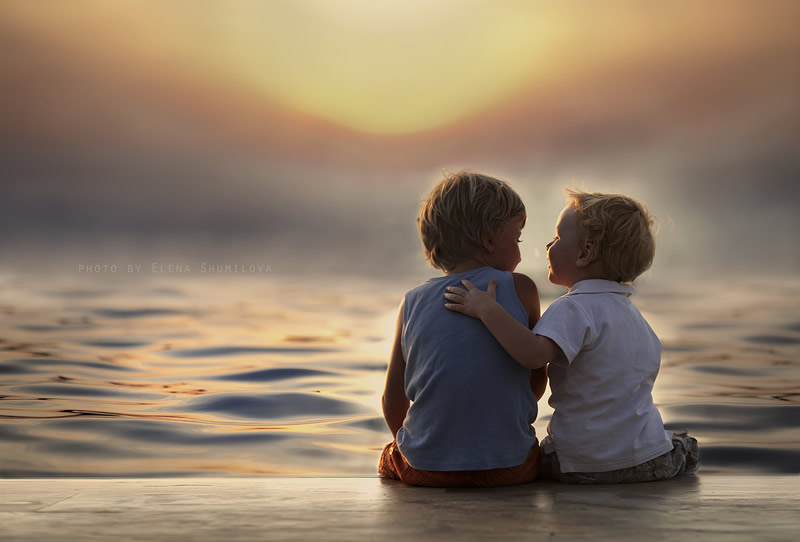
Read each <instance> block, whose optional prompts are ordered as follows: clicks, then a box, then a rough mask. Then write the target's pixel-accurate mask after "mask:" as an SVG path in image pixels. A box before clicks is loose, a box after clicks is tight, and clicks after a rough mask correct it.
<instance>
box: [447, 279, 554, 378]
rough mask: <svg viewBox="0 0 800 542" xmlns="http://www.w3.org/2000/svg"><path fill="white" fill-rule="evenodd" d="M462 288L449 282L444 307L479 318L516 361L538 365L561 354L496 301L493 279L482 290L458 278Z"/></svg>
mask: <svg viewBox="0 0 800 542" xmlns="http://www.w3.org/2000/svg"><path fill="white" fill-rule="evenodd" d="M461 283H462V284H464V286H466V288H467V289H466V290H464V289H462V288H457V287H455V286H449V287H448V288H447V293H446V294H444V295H445V298H446V299H447V300H449V301H451V303H446V304H445V307H447V308H448V309H450V310H452V311H456V312H460V313H463V314H466V315H467V316H472V317H473V318H479V319H480V320H481V322H483V325H485V326H486V328H487V329H488V330H489V332H490V333H491V334H492V335H494V338H495V339H497V342H499V343H500V345H501V346H502V347H503V348H504V349H505V350H506V352H508V353H509V354H510V355H511V357H513V358H514V359H515V360H516V361H517V363H519V364H520V365H523V366H525V367H528V368H529V369H539V368H542V367H544V366H545V365H547V364H548V363H549V362H551V361H554V360H556V359H557V358H558V357H559V355H561V349H560V348H559V347H558V346H557V345H556V343H554V342H553V341H552V340H550V339H548V338H547V337H543V336H541V335H536V334H534V333H531V330H529V329H528V328H527V327H526V326H524V325H523V324H521V323H519V322H518V321H517V320H516V319H515V318H514V317H513V316H511V315H510V314H508V312H506V310H505V309H504V308H503V306H502V305H500V303H498V302H497V299H496V294H495V290H496V288H497V281H496V280H492V281H491V282H490V283H489V288H488V290H487V291H486V292H484V291H483V290H480V289H478V288H477V287H476V286H475V285H474V284H472V283H471V282H470V281H468V280H462V281H461Z"/></svg>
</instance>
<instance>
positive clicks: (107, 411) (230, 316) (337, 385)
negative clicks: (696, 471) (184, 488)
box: [0, 274, 800, 476]
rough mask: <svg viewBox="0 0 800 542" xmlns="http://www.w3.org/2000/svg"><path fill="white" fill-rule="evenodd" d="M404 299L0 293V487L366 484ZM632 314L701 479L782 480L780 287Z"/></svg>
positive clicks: (370, 287) (789, 399) (299, 293)
mask: <svg viewBox="0 0 800 542" xmlns="http://www.w3.org/2000/svg"><path fill="white" fill-rule="evenodd" d="M412 286H414V283H413V282H412V283H409V284H402V283H401V282H398V281H395V282H392V283H380V282H375V281H366V280H364V281H357V282H355V281H354V282H352V283H348V282H341V283H337V284H335V285H331V284H329V283H328V282H327V281H324V280H318V279H313V278H312V279H304V278H298V277H293V278H288V277H280V276H275V275H270V276H262V275H258V276H250V277H245V276H235V277H231V276H197V275H193V276H185V275H184V276H173V275H159V276H150V277H147V278H146V279H137V280H132V279H130V278H129V277H124V278H123V277H113V276H107V275H87V274H83V275H81V274H72V275H70V276H69V277H68V279H61V280H59V281H53V280H52V279H51V278H47V277H41V276H39V277H37V276H33V275H30V276H26V275H13V274H6V275H3V277H2V280H1V281H0V299H2V302H1V303H0V383H1V384H0V475H3V476H30V475H60V476H70V475H92V476H159V475H199V474H214V475H221V474H375V468H376V463H377V458H378V455H379V453H380V450H381V448H382V447H383V445H384V444H385V443H386V442H388V441H389V440H390V433H389V431H388V429H387V428H386V426H385V424H384V422H383V419H382V416H381V411H380V394H381V391H382V386H383V380H384V373H385V369H386V360H387V357H388V352H389V348H390V340H391V334H392V330H393V324H394V319H395V310H396V306H397V303H398V302H399V299H400V297H401V296H402V293H403V292H404V291H405V290H406V289H408V288H410V287H412ZM635 299H636V302H637V304H638V305H639V307H640V308H641V309H642V311H643V312H644V313H645V316H646V317H647V318H648V320H649V321H650V323H651V325H652V327H653V328H654V329H655V331H656V332H657V333H658V334H659V336H660V337H661V338H662V341H663V344H664V352H663V361H662V370H661V375H660V376H659V379H658V381H657V383H656V388H655V390H654V397H655V400H656V403H657V405H658V406H659V409H660V411H661V413H662V416H663V418H664V421H665V423H666V424H667V427H668V428H670V429H676V430H677V429H686V430H689V431H690V433H691V434H693V435H695V436H696V437H697V438H698V440H699V441H700V443H701V448H702V465H703V466H702V468H703V470H704V471H705V472H715V471H725V472H737V473H798V472H800V356H798V354H799V353H800V314H799V313H798V310H797V307H798V306H799V304H800V285H798V283H796V282H792V281H785V282H783V283H779V284H770V285H767V286H764V285H758V284H757V283H755V284H753V283H748V282H745V281H738V282H737V281H732V282H730V284H725V285H724V288H721V287H720V286H719V285H716V286H715V287H714V288H707V289H706V288H700V287H689V286H687V285H686V284H682V285H681V286H675V285H672V286H670V285H666V284H656V283H652V284H651V283H644V284H643V285H641V286H640V287H639V292H638V293H637V295H636V296H635ZM549 302H550V299H544V300H543V306H546V305H547V304H548V303H549ZM539 406H540V416H539V419H538V420H537V422H536V424H535V427H536V429H537V433H538V434H539V435H544V433H545V428H546V425H547V420H548V419H549V417H550V414H551V412H552V411H551V410H550V408H549V407H548V406H547V404H546V402H545V401H541V402H540V404H539ZM540 438H541V437H540Z"/></svg>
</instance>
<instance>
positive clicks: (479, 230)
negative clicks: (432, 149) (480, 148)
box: [417, 171, 526, 271]
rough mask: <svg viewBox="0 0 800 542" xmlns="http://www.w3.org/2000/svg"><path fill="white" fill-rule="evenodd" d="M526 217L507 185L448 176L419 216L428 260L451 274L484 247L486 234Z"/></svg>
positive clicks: (465, 174)
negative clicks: (451, 271)
mask: <svg viewBox="0 0 800 542" xmlns="http://www.w3.org/2000/svg"><path fill="white" fill-rule="evenodd" d="M525 217H526V214H525V205H523V203H522V200H521V199H520V197H519V195H518V194H517V193H516V192H515V191H514V190H513V189H512V188H511V187H510V186H509V185H508V184H506V183H505V182H503V181H501V180H499V179H495V178H494V177H489V176H487V175H481V174H480V173H473V172H470V171H459V172H458V173H452V174H448V173H445V175H444V179H442V180H441V181H440V182H439V183H438V184H437V185H436V186H435V187H434V188H433V190H431V192H430V194H428V197H427V198H426V199H425V200H424V201H423V202H422V205H421V206H420V209H419V214H418V215H417V225H418V226H419V234H420V237H422V244H423V246H424V249H425V259H426V260H428V262H430V264H431V265H432V266H433V267H436V268H437V269H441V270H443V271H449V270H451V269H453V268H454V267H455V266H456V265H457V264H458V262H459V261H461V260H463V259H465V258H469V257H471V256H472V255H473V254H474V253H475V251H476V250H479V249H481V248H482V247H483V239H482V236H483V235H484V234H489V235H492V234H494V233H495V232H497V231H498V230H499V229H500V227H501V226H503V225H505V224H507V223H509V222H511V221H513V220H516V219H517V218H522V219H525Z"/></svg>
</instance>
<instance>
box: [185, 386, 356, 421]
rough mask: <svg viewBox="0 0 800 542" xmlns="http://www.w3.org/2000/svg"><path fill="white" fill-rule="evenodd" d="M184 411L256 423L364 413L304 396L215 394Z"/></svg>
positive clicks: (342, 403) (327, 399) (193, 401)
mask: <svg viewBox="0 0 800 542" xmlns="http://www.w3.org/2000/svg"><path fill="white" fill-rule="evenodd" d="M187 408H188V410H191V411H193V412H211V413H214V414H222V415H227V416H232V417H236V418H247V419H259V420H261V419H272V420H274V419H295V418H298V417H309V416H312V417H320V418H328V417H335V416H346V415H353V414H363V413H364V408H363V407H360V406H359V405H357V404H355V403H351V402H349V401H344V400H341V399H334V398H332V397H325V396H322V395H318V394H308V393H271V394H240V393H217V394H212V395H206V396H203V397H198V398H196V399H191V400H190V401H189V403H188V404H187Z"/></svg>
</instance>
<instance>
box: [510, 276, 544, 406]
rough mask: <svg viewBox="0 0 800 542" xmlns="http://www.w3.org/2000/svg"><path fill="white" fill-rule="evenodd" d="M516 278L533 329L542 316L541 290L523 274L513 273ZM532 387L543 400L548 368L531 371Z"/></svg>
mask: <svg viewBox="0 0 800 542" xmlns="http://www.w3.org/2000/svg"><path fill="white" fill-rule="evenodd" d="M512 275H513V277H514V289H515V290H516V292H517V297H518V298H519V300H520V301H521V302H522V306H523V307H524V308H525V310H526V311H527V313H528V329H533V326H535V325H536V322H538V321H539V317H540V316H541V305H540V303H539V289H538V288H536V283H535V282H533V281H532V280H531V278H530V277H529V276H527V275H523V274H522V273H512ZM530 386H531V391H532V392H533V395H534V396H535V397H536V400H537V401H538V400H539V399H541V398H542V396H543V395H544V392H545V390H546V389H547V368H546V367H542V368H540V369H531V378H530Z"/></svg>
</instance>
